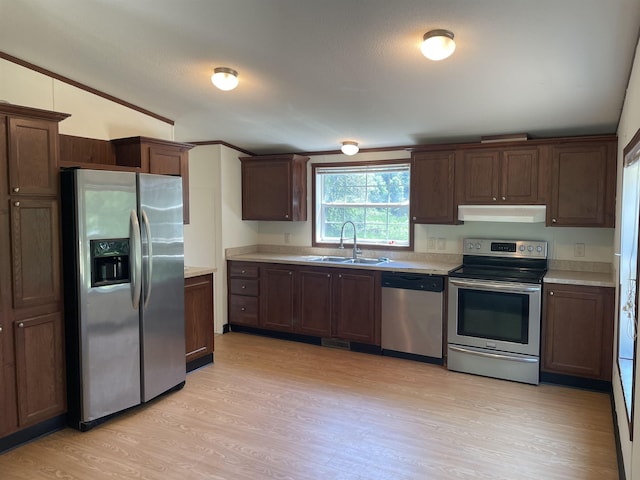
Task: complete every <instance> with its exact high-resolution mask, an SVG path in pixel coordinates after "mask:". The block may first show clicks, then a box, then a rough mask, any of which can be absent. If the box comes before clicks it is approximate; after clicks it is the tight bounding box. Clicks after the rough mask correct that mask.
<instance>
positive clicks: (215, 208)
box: [184, 145, 258, 333]
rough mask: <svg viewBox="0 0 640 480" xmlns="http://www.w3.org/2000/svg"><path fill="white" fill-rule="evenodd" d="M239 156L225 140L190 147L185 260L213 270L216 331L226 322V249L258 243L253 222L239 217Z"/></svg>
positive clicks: (240, 199)
mask: <svg viewBox="0 0 640 480" xmlns="http://www.w3.org/2000/svg"><path fill="white" fill-rule="evenodd" d="M240 155H242V154H241V153H240V152H238V151H236V150H233V149H231V148H228V147H226V146H223V145H203V146H198V147H195V148H193V149H192V150H191V151H190V152H189V204H190V207H191V224H190V225H185V237H184V249H185V264H187V265H194V266H201V267H214V268H216V269H217V271H216V274H215V279H214V309H215V315H214V316H215V331H216V332H217V333H221V332H222V328H223V325H224V324H225V323H227V285H226V280H225V279H226V276H227V265H226V262H225V249H227V248H232V247H242V246H250V245H256V244H257V243H258V234H257V228H258V225H257V222H243V221H242V192H241V188H240V185H241V180H240V165H241V164H240V160H238V157H239V156H240ZM223 179H224V181H223Z"/></svg>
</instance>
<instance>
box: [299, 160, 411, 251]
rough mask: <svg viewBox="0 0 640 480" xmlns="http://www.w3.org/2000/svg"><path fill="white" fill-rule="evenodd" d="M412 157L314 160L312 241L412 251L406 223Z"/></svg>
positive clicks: (319, 244)
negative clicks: (354, 240)
mask: <svg viewBox="0 0 640 480" xmlns="http://www.w3.org/2000/svg"><path fill="white" fill-rule="evenodd" d="M409 162H410V161H409V160H406V161H402V160H400V161H398V160H393V161H382V162H358V163H340V164H315V165H313V166H312V171H313V202H314V205H313V216H314V218H313V220H314V221H313V245H314V246H327V247H330V246H337V245H338V244H339V243H340V236H341V233H344V240H345V242H344V243H345V244H349V245H352V244H353V236H354V233H353V228H352V226H351V225H348V226H346V228H345V229H344V232H342V230H343V228H342V227H343V226H344V224H345V222H348V221H351V222H353V224H354V225H355V228H356V237H357V243H358V245H359V246H361V247H363V248H367V247H369V248H384V249H411V248H412V246H413V235H412V229H411V228H410V222H409V184H410V182H409V179H410V163H409Z"/></svg>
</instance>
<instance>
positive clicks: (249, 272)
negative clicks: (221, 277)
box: [229, 263, 258, 278]
mask: <svg viewBox="0 0 640 480" xmlns="http://www.w3.org/2000/svg"><path fill="white" fill-rule="evenodd" d="M229 276H231V277H247V278H258V267H257V266H255V265H243V264H242V263H239V264H238V263H232V264H231V265H229Z"/></svg>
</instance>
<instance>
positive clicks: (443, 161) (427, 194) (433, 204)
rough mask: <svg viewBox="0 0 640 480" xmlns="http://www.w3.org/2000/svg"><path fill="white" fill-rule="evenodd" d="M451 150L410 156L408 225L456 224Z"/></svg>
mask: <svg viewBox="0 0 640 480" xmlns="http://www.w3.org/2000/svg"><path fill="white" fill-rule="evenodd" d="M455 158H456V153H455V151H454V150H447V151H435V152H413V153H412V155H411V202H410V208H411V221H412V222H413V223H426V224H455V223H458V221H457V215H456V213H457V212H456V205H455V197H454V178H455V177H454V173H455Z"/></svg>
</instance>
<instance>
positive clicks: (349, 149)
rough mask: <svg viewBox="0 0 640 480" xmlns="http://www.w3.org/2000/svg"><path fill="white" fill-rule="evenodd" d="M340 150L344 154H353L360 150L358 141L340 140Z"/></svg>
mask: <svg viewBox="0 0 640 480" xmlns="http://www.w3.org/2000/svg"><path fill="white" fill-rule="evenodd" d="M340 150H342V153H344V154H345V155H355V154H356V153H358V151H359V150H360V147H358V142H351V141H347V142H342V147H341V148H340Z"/></svg>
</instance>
